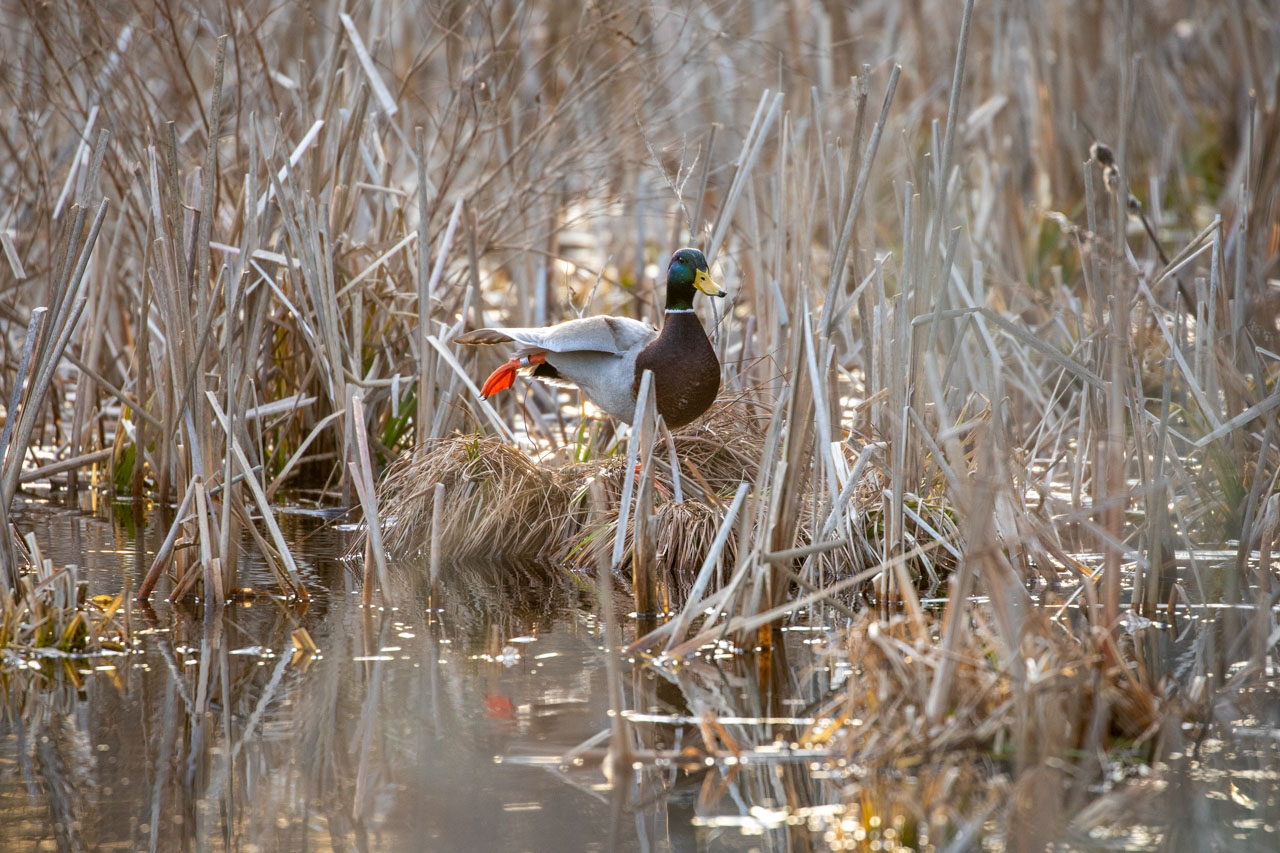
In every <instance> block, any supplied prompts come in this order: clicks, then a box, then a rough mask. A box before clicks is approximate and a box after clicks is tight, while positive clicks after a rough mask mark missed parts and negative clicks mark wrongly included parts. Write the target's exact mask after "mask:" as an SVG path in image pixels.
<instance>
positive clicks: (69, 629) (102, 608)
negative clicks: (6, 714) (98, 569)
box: [0, 536, 128, 683]
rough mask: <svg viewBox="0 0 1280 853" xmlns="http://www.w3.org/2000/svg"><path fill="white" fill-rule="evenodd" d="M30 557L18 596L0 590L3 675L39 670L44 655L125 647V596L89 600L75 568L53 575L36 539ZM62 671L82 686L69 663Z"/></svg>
mask: <svg viewBox="0 0 1280 853" xmlns="http://www.w3.org/2000/svg"><path fill="white" fill-rule="evenodd" d="M26 545H27V546H28V548H29V549H30V550H29V553H28V554H26V555H24V556H26V557H27V558H28V559H29V561H30V563H31V565H32V566H33V569H32V571H31V572H29V573H25V574H23V575H22V576H21V577H20V579H19V582H18V588H17V590H16V592H10V591H9V590H8V589H5V588H3V587H2V586H0V614H3V618H2V619H0V673H3V672H5V671H7V670H10V669H21V668H24V667H25V668H29V669H31V668H40V667H39V666H38V663H37V662H38V661H39V660H40V659H41V657H45V659H46V660H47V661H50V662H53V661H54V660H55V659H54V658H53V657H47V656H46V655H45V652H46V651H47V650H50V649H55V650H57V652H60V653H64V654H84V653H92V652H97V651H102V650H103V649H112V650H115V651H119V650H121V649H123V647H124V639H125V637H126V636H127V635H128V622H127V611H126V608H124V595H123V593H120V594H117V595H98V596H94V597H93V598H89V596H88V585H87V584H85V583H84V582H83V581H81V580H80V577H79V573H78V572H77V570H76V569H75V567H74V566H72V567H67V568H62V569H55V568H54V566H53V563H52V561H50V560H49V559H47V558H45V557H44V556H43V555H42V554H41V552H40V549H39V546H38V544H37V543H36V542H35V539H34V537H30V536H28V537H27V539H26ZM60 660H61V663H62V664H64V665H65V666H63V667H62V668H63V669H65V671H66V673H67V674H68V675H70V677H71V678H72V680H73V681H74V682H76V683H79V680H80V677H79V675H78V674H77V667H76V666H75V665H72V660H71V659H70V658H67V657H61V658H60Z"/></svg>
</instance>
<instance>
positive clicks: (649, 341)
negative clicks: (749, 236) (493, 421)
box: [456, 249, 725, 428]
mask: <svg viewBox="0 0 1280 853" xmlns="http://www.w3.org/2000/svg"><path fill="white" fill-rule="evenodd" d="M699 290H700V291H702V292H703V293H706V294H708V295H710V296H724V295H725V293H724V291H723V290H721V289H720V288H718V287H716V286H715V285H714V284H712V283H711V276H710V275H708V273H707V259H706V258H705V257H703V255H702V252H699V251H698V250H697V249H681V250H680V251H678V252H676V253H675V254H674V255H672V256H671V264H670V265H669V266H668V267H667V310H666V319H665V320H664V321H663V324H662V332H661V334H659V332H658V330H657V329H655V328H653V327H652V326H650V325H648V324H646V323H641V322H639V321H638V320H631V319H629V318H627V317H607V316H606V317H584V318H582V319H580V320H569V321H567V322H564V323H558V324H556V325H554V326H547V327H546V328H544V329H477V330H476V331H474V332H470V333H468V334H465V335H462V336H461V337H458V338H456V340H457V342H458V343H460V344H502V343H516V344H519V345H520V349H518V350H516V354H515V357H513V358H512V359H511V361H509V362H507V363H506V364H504V365H502V367H499V368H498V369H497V370H495V371H494V372H493V373H492V375H490V376H489V378H488V379H487V380H486V381H485V383H484V388H483V389H481V392H480V393H481V394H483V395H484V396H485V397H489V396H492V395H494V394H496V393H498V392H499V391H502V390H505V389H507V388H510V387H511V384H512V382H514V381H515V376H516V371H518V370H520V369H521V368H525V367H532V368H533V371H532V375H534V376H536V377H538V378H539V379H544V380H546V381H548V382H551V383H553V384H556V385H564V386H569V387H575V386H576V387H578V388H581V389H582V392H583V393H584V394H586V395H587V397H588V398H589V399H590V400H591V402H593V403H595V404H596V405H597V406H599V407H600V408H601V409H604V410H605V411H606V412H608V413H609V414H611V415H613V416H614V417H615V418H617V419H618V420H620V421H623V422H624V423H630V422H631V417H632V415H633V414H634V413H635V409H636V394H637V393H638V392H639V390H640V377H641V376H643V375H644V371H645V370H651V371H653V390H654V395H655V396H654V399H655V400H656V401H657V404H658V414H660V415H662V418H663V420H664V421H666V423H667V426H669V427H672V428H675V427H680V426H684V425H685V424H687V423H689V422H690V421H692V420H693V419H694V418H696V417H698V415H700V414H702V413H703V412H705V411H706V410H707V409H709V408H710V407H711V404H712V403H713V402H715V399H716V393H717V392H719V390H720V362H719V361H717V360H716V353H715V350H713V349H712V348H711V341H709V340H707V333H706V332H705V331H704V330H703V328H702V323H701V322H700V321H699V320H698V317H697V315H696V314H694V313H693V297H694V294H695V293H696V292H697V291H699Z"/></svg>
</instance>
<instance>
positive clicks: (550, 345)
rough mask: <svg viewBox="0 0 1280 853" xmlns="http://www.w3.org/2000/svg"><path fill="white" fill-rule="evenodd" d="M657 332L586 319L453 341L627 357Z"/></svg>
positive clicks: (621, 321)
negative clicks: (509, 344)
mask: <svg viewBox="0 0 1280 853" xmlns="http://www.w3.org/2000/svg"><path fill="white" fill-rule="evenodd" d="M657 336H658V330H657V329H655V328H653V327H652V326H650V325H648V324H647V323H641V322H640V321H639V320H632V319H630V318H629V317H609V316H602V317H583V318H581V319H579V320H567V321H565V322H563V323H557V324H556V325H554V326H545V327H543V328H534V329H519V328H516V329H477V330H476V331H474V332H468V333H467V334H465V335H460V336H459V337H457V338H455V339H454V340H455V341H456V342H457V343H460V344H501V343H516V344H519V345H520V346H521V348H523V349H528V350H531V351H534V350H536V351H539V352H560V353H568V352H602V353H608V354H610V355H625V354H627V353H631V352H636V351H638V350H640V349H643V348H644V347H645V346H647V345H648V344H649V342H650V341H652V340H653V339H654V338H656V337H657Z"/></svg>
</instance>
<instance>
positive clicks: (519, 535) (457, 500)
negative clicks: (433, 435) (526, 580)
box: [380, 436, 569, 561]
mask: <svg viewBox="0 0 1280 853" xmlns="http://www.w3.org/2000/svg"><path fill="white" fill-rule="evenodd" d="M437 484H443V486H444V497H445V500H444V501H443V504H442V505H441V506H440V507H439V509H438V511H437V508H436V507H435V490H436V485H437ZM568 501H569V494H568V492H567V491H566V490H565V489H564V487H563V486H562V485H560V484H559V483H558V482H557V481H556V478H555V477H554V476H552V473H551V472H549V471H546V470H543V469H542V468H540V467H539V466H537V465H536V464H534V463H533V461H532V460H530V459H529V456H528V455H527V454H526V453H525V452H524V451H523V450H521V449H519V448H517V447H513V446H511V445H509V444H506V443H505V442H503V441H501V440H499V439H496V438H485V437H482V436H452V437H448V438H441V439H433V440H432V441H429V442H427V443H426V444H425V445H423V446H422V447H420V448H419V449H418V451H417V452H416V453H415V454H414V455H412V456H410V457H406V458H405V459H403V460H401V461H399V462H397V463H396V464H394V465H393V466H392V468H391V469H390V470H389V471H388V473H387V476H386V477H385V478H384V479H383V481H382V484H381V487H380V505H381V507H382V511H383V513H384V515H383V518H384V524H383V537H384V541H385V544H386V547H387V549H388V551H389V552H390V553H391V554H392V555H393V556H394V557H397V558H403V557H408V556H413V555H416V554H420V553H425V552H426V551H427V550H428V549H429V547H430V543H431V533H432V523H433V521H432V519H433V516H435V517H436V521H437V523H438V524H439V527H438V531H437V533H438V537H439V538H438V541H439V544H440V549H441V551H442V553H443V554H446V555H448V559H451V560H457V561H467V560H480V561H489V560H502V559H511V560H521V559H531V558H536V557H538V556H542V555H545V554H547V553H550V552H552V551H553V550H554V549H555V548H556V547H557V546H558V542H559V532H560V530H561V529H562V527H563V525H564V523H565V519H566V518H567V516H568Z"/></svg>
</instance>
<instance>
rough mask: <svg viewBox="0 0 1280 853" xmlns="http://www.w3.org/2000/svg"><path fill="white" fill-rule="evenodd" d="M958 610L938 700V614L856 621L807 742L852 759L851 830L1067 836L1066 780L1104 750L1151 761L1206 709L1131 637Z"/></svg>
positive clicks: (1096, 772) (1095, 766)
mask: <svg viewBox="0 0 1280 853" xmlns="http://www.w3.org/2000/svg"><path fill="white" fill-rule="evenodd" d="M950 615H951V616H953V617H956V618H961V619H963V620H964V621H965V623H966V624H965V626H964V629H963V630H962V632H961V634H960V636H961V637H962V638H963V639H962V640H961V641H960V642H959V643H958V645H957V646H956V647H955V648H953V649H952V650H951V663H950V666H951V667H952V670H953V676H952V681H951V691H950V694H949V696H947V697H944V703H943V705H941V706H939V700H938V697H937V696H936V695H935V691H936V689H937V688H936V683H937V679H936V678H935V675H936V673H937V672H938V671H939V670H940V669H942V668H943V667H944V666H947V665H948V664H947V662H946V661H945V660H944V658H943V655H942V653H941V651H940V649H939V646H938V635H939V634H940V633H941V630H940V629H941V625H939V624H938V622H937V621H936V620H935V618H934V617H933V616H932V615H931V614H928V613H925V614H922V615H921V616H920V617H919V618H911V617H907V616H896V617H893V618H891V619H889V620H887V621H884V620H881V619H877V618H874V617H871V616H869V615H864V616H863V618H861V619H859V620H857V621H856V622H855V623H854V624H853V626H852V627H851V629H850V631H849V635H848V640H847V645H846V647H845V648H844V649H843V650H842V654H843V655H847V656H848V659H849V660H850V661H852V662H853V663H854V665H855V669H854V671H853V673H852V674H851V675H850V677H849V683H848V686H847V689H845V690H844V691H842V695H841V697H840V699H839V700H837V701H835V702H833V703H831V704H829V705H827V706H826V707H824V708H822V709H821V711H820V712H819V713H818V714H817V715H816V716H818V717H820V718H821V720H822V722H821V723H820V724H819V725H815V726H814V727H812V728H811V729H810V730H809V731H808V732H807V733H806V734H805V736H804V737H803V738H802V740H803V742H805V743H808V744H811V745H814V746H817V745H821V746H824V747H828V748H830V749H831V750H832V752H833V754H834V755H837V756H840V757H842V758H843V759H845V761H846V762H847V766H849V767H854V768H857V773H856V774H850V775H849V776H848V778H847V781H846V783H845V788H844V791H845V793H844V801H845V803H846V807H847V808H848V809H849V810H850V812H846V814H847V815H848V814H850V813H851V814H852V815H853V816H854V821H855V823H854V827H850V826H846V827H845V831H846V832H849V833H850V835H849V837H850V838H852V837H853V834H852V830H853V829H854V828H856V829H858V830H859V836H860V838H861V839H864V840H866V841H870V840H872V839H875V838H883V837H884V835H883V832H882V831H880V832H877V831H876V829H877V828H879V829H880V830H883V829H884V828H885V827H897V832H898V833H899V834H901V835H902V836H903V837H907V836H910V837H915V838H931V839H933V840H934V841H935V842H941V841H944V840H953V839H954V838H955V837H956V836H957V835H958V834H960V833H961V832H964V831H972V830H973V829H974V828H975V827H977V826H980V825H981V824H982V823H983V822H984V821H988V820H990V821H994V823H995V825H996V826H997V827H999V832H1000V833H1001V834H1007V837H1010V838H1019V839H1024V840H1025V839H1026V838H1030V837H1035V838H1041V839H1045V840H1047V839H1051V838H1055V837H1062V833H1063V831H1064V830H1065V827H1066V824H1067V823H1068V822H1069V821H1070V819H1072V818H1073V817H1074V816H1075V815H1073V814H1072V813H1071V811H1070V810H1071V809H1072V808H1078V807H1079V806H1081V805H1083V801H1079V802H1075V803H1074V804H1072V803H1067V804H1065V805H1066V806H1067V808H1066V809H1064V808H1063V807H1062V806H1063V804H1061V803H1059V804H1053V803H1051V802H1050V801H1049V800H1048V799H1046V798H1051V797H1055V796H1057V797H1061V795H1062V790H1063V787H1064V784H1065V780H1066V778H1067V777H1071V778H1074V779H1084V780H1092V781H1094V782H1098V783H1100V782H1101V781H1102V779H1101V776H1100V773H1101V766H1102V764H1103V763H1105V762H1106V761H1112V762H1115V764H1116V765H1118V766H1126V765H1137V764H1144V763H1146V762H1147V761H1148V760H1149V759H1150V758H1151V756H1153V755H1158V754H1160V753H1161V750H1162V749H1168V744H1167V743H1163V741H1164V739H1165V735H1166V733H1167V732H1168V731H1170V730H1174V731H1177V730H1179V728H1180V726H1179V724H1180V723H1181V722H1182V721H1183V720H1188V721H1192V720H1196V719H1198V718H1199V717H1200V715H1201V714H1202V713H1203V711H1204V709H1203V708H1199V709H1197V708H1195V707H1193V706H1192V705H1191V704H1189V702H1188V700H1186V699H1185V698H1179V699H1171V698H1169V697H1167V696H1166V695H1164V692H1165V689H1166V687H1167V685H1165V684H1161V683H1159V680H1158V679H1154V678H1153V677H1152V676H1151V674H1150V673H1148V672H1147V671H1146V669H1145V667H1144V665H1143V663H1142V662H1141V660H1140V659H1139V658H1138V657H1136V656H1135V655H1134V654H1133V648H1132V645H1131V644H1129V643H1116V642H1114V641H1113V640H1112V639H1111V638H1108V637H1103V636H1099V635H1096V634H1091V633H1090V632H1088V631H1087V630H1086V631H1084V632H1083V633H1081V634H1079V635H1077V634H1076V633H1074V632H1072V631H1071V630H1069V629H1068V628H1066V627H1064V626H1063V625H1062V624H1061V623H1059V622H1058V621H1056V620H1053V619H1050V618H1048V617H1047V616H1046V615H1044V614H1042V613H1032V614H1029V616H1028V618H1027V619H1026V622H1025V623H1024V625H1023V626H1022V630H1021V635H1020V640H1019V642H1017V643H1016V645H1012V646H1010V645H1009V644H1008V643H1006V641H1005V639H1004V638H1005V636H1007V634H1006V633H1005V632H1003V631H1002V630H1001V629H1000V628H999V627H998V626H996V625H995V624H994V623H993V618H992V615H991V613H990V611H989V610H988V609H986V608H984V607H980V606H976V605H970V606H968V607H965V608H960V609H957V610H956V611H955V612H954V613H951V614H950ZM1122 650H1123V651H1122ZM938 707H941V710H940V712H938V713H936V714H933V713H931V709H933V708H938ZM1179 742H1180V736H1179ZM1101 756H1105V757H1106V758H1105V759H1103V761H1102V762H1100V760H1099V759H1100V757H1101ZM1046 774H1048V775H1057V776H1058V777H1059V778H1057V779H1056V781H1052V780H1049V779H1048V778H1046ZM908 775H909V781H908ZM1113 781H1114V780H1113ZM1038 815H1039V816H1043V818H1046V819H1047V820H1048V821H1049V824H1048V825H1043V821H1041V825H1037V820H1038V817H1037V816H1038ZM1055 823H1057V824H1059V825H1054V824H1055ZM988 831H989V830H988ZM1032 848H1034V849H1038V847H1036V846H1035V845H1032ZM852 849H876V848H869V847H867V846H866V845H865V844H862V845H858V846H855V847H854V848H852ZM1028 849H1031V848H1028Z"/></svg>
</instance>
